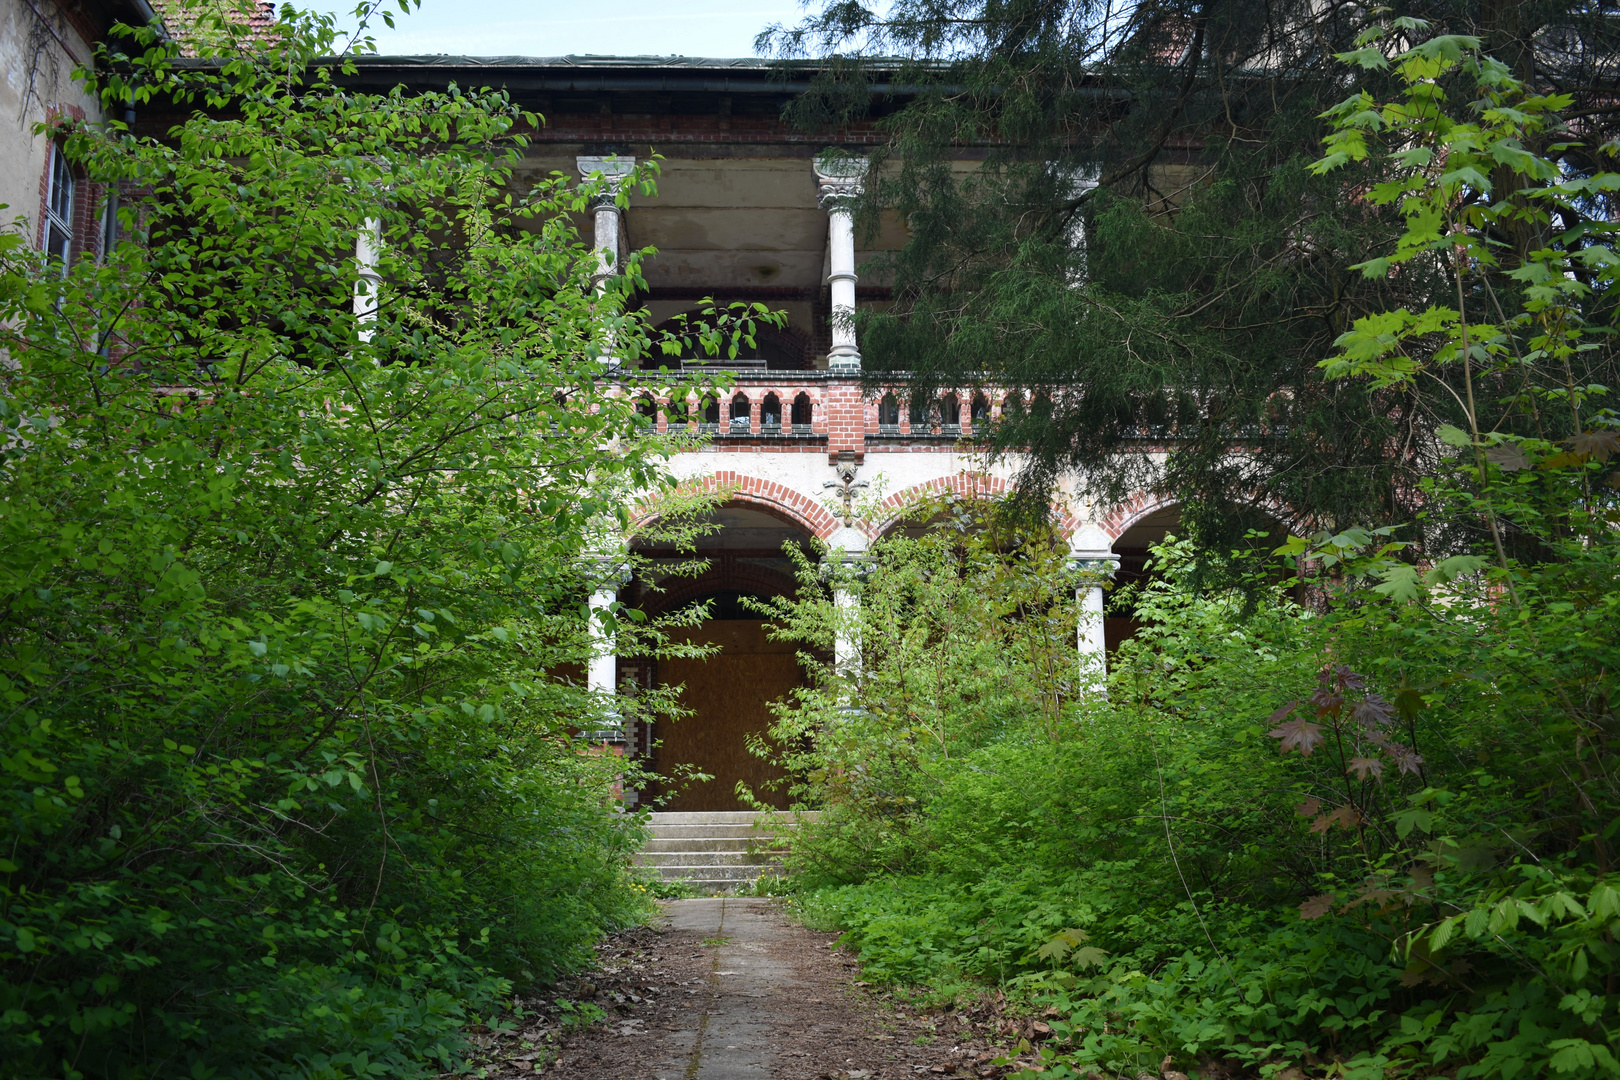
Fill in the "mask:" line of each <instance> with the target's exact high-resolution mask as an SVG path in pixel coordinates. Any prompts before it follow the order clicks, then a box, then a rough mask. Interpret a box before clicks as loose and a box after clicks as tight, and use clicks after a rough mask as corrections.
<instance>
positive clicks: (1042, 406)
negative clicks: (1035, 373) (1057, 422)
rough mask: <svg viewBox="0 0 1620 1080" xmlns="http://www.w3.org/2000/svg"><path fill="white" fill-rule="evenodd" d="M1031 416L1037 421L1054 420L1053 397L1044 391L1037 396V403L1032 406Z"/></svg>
mask: <svg viewBox="0 0 1620 1080" xmlns="http://www.w3.org/2000/svg"><path fill="white" fill-rule="evenodd" d="M1029 412H1030V415H1031V416H1033V417H1034V418H1035V419H1037V420H1050V419H1052V396H1051V395H1050V394H1048V393H1046V392H1045V391H1044V390H1043V391H1042V392H1040V393H1039V394H1036V395H1035V401H1034V402H1033V403H1032V404H1031V405H1030V408H1029Z"/></svg>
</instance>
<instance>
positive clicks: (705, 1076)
mask: <svg viewBox="0 0 1620 1080" xmlns="http://www.w3.org/2000/svg"><path fill="white" fill-rule="evenodd" d="M670 909H671V910H670V929H672V930H691V931H695V932H697V933H699V934H702V935H703V937H704V940H705V941H712V942H715V943H716V944H714V945H712V946H711V947H710V951H711V953H712V954H713V959H711V960H710V961H709V972H708V987H707V989H706V997H705V1000H704V1004H703V1011H702V1013H701V1014H700V1015H699V1017H698V1021H697V1024H696V1026H695V1027H694V1028H693V1029H692V1030H689V1031H680V1032H677V1033H676V1034H675V1038H674V1039H672V1040H670V1041H671V1044H672V1045H671V1049H672V1050H674V1051H675V1053H674V1054H673V1055H672V1060H670V1061H669V1062H668V1064H667V1065H665V1067H664V1069H663V1070H661V1071H658V1072H656V1073H654V1075H655V1076H656V1077H657V1080H676V1078H677V1077H679V1078H681V1080H764V1078H768V1077H772V1076H774V1075H775V1070H774V1066H775V1064H776V1050H775V1047H774V1046H773V1040H772V1039H771V1028H772V1026H773V1025H772V1023H771V1017H770V1016H769V1015H768V1013H767V1011H766V1008H763V1006H767V1005H768V1004H769V1002H770V999H771V998H772V997H773V996H774V995H776V994H787V995H791V996H794V997H798V996H802V995H800V994H798V993H796V991H801V990H803V989H804V988H805V986H806V983H805V981H804V980H802V979H800V978H798V974H797V972H796V971H795V970H794V966H793V965H792V964H791V963H788V962H786V961H785V958H782V957H777V956H773V955H771V952H772V951H771V949H770V948H769V947H768V946H769V943H770V942H771V940H772V939H773V938H775V937H778V936H780V935H778V934H776V933H773V931H775V930H777V928H778V927H777V922H776V920H775V919H774V918H773V917H772V912H771V911H770V907H769V905H768V904H767V903H766V902H765V901H763V900H745V899H740V898H739V899H726V898H720V899H712V900H683V901H679V902H677V903H675V904H672V905H670ZM721 942H724V943H725V944H720V943H721Z"/></svg>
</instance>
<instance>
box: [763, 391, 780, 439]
mask: <svg viewBox="0 0 1620 1080" xmlns="http://www.w3.org/2000/svg"><path fill="white" fill-rule="evenodd" d="M759 428H760V430H761V431H780V430H782V399H781V398H779V397H777V396H776V395H775V394H766V395H765V400H764V401H761V402H760V403H759Z"/></svg>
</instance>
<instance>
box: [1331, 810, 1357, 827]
mask: <svg viewBox="0 0 1620 1080" xmlns="http://www.w3.org/2000/svg"><path fill="white" fill-rule="evenodd" d="M1328 820H1330V821H1332V822H1333V824H1335V825H1337V826H1339V827H1340V828H1341V829H1353V828H1355V827H1356V826H1357V825H1360V824H1361V813H1360V811H1358V810H1357V809H1356V808H1355V807H1353V806H1341V807H1339V808H1338V809H1337V810H1335V811H1333V813H1331V814H1329V815H1328Z"/></svg>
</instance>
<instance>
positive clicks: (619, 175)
mask: <svg viewBox="0 0 1620 1080" xmlns="http://www.w3.org/2000/svg"><path fill="white" fill-rule="evenodd" d="M574 165H575V166H576V167H577V168H578V169H579V175H580V177H581V179H584V180H589V179H591V178H592V177H595V176H601V178H602V179H603V181H605V186H604V188H603V190H602V192H601V194H599V195H598V196H597V197H596V199H595V200H594V202H592V204H591V210H592V213H593V215H594V219H595V220H594V226H595V235H594V238H593V241H592V244H591V250H592V251H594V252H595V253H596V273H595V274H593V275H591V280H592V282H593V283H594V285H595V286H596V289H597V291H598V292H600V291H601V290H602V289H603V288H605V286H604V284H603V283H604V282H605V281H606V280H607V279H608V278H610V277H612V276H613V275H614V274H616V273H618V271H619V251H620V247H621V245H622V244H623V239H624V237H623V234H624V219H623V217H622V215H621V213H620V210H619V204H618V196H619V192H620V190H621V189H622V188H623V187H624V182H625V180H626V179H627V178H628V177H629V176H630V174H631V173H632V172H634V171H635V168H636V159H635V158H633V157H619V156H617V155H614V156H610V157H576V158H575V159H574Z"/></svg>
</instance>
